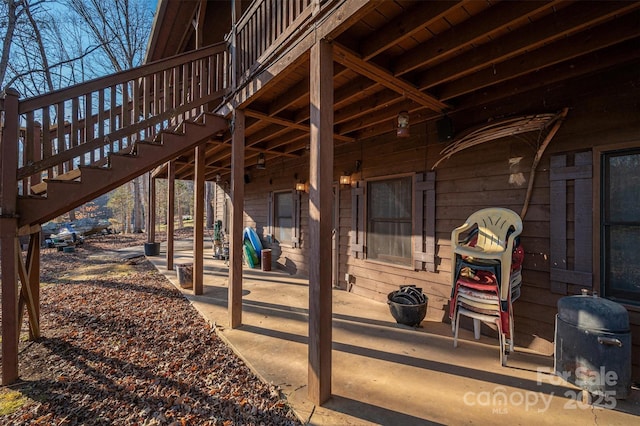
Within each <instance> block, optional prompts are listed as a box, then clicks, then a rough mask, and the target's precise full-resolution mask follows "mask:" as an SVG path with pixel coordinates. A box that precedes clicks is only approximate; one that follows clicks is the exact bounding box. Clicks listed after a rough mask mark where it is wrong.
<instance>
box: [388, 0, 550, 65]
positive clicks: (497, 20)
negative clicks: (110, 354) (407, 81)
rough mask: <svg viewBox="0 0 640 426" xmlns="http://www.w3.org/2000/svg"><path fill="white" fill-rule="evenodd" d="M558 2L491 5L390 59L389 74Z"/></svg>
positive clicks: (433, 59)
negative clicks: (459, 27)
mask: <svg viewBox="0 0 640 426" xmlns="http://www.w3.org/2000/svg"><path fill="white" fill-rule="evenodd" d="M557 3H560V0H556V1H553V2H549V1H528V2H503V3H498V4H497V5H495V6H494V7H492V8H489V9H488V10H486V11H484V12H482V13H480V14H478V15H476V16H473V17H471V18H469V19H468V20H467V21H466V22H465V28H466V30H465V31H462V32H461V31H458V30H457V28H451V29H449V30H448V31H445V32H443V33H441V34H438V35H437V36H436V37H434V38H432V39H430V40H427V41H425V42H423V43H421V44H419V45H418V46H416V47H414V48H413V49H411V50H409V51H407V52H405V53H404V54H403V55H402V56H400V57H398V58H396V59H395V60H394V67H393V74H394V75H395V76H396V77H399V76H401V75H404V74H406V73H408V72H410V71H413V70H415V69H416V68H420V67H424V66H426V65H429V64H431V63H434V62H436V61H438V60H439V59H440V58H443V57H446V56H447V55H450V54H451V53H453V52H455V51H459V50H460V49H463V48H466V47H469V46H471V45H472V44H474V43H477V42H478V41H479V40H482V39H486V38H487V37H490V36H491V35H492V34H495V33H497V32H499V31H502V30H504V29H505V28H508V27H509V26H511V25H513V24H515V23H519V22H525V21H527V20H528V19H529V18H530V17H531V16H533V15H535V14H536V13H539V12H540V11H541V10H544V9H546V8H549V7H551V6H554V5H556V4H557Z"/></svg>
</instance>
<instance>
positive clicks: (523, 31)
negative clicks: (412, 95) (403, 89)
mask: <svg viewBox="0 0 640 426" xmlns="http://www.w3.org/2000/svg"><path fill="white" fill-rule="evenodd" d="M639 6H640V3H638V2H624V1H623V2H587V3H580V4H576V5H573V6H568V7H566V8H564V9H561V10H559V11H558V12H555V13H553V14H551V15H549V16H546V17H544V18H541V19H539V20H538V21H536V23H535V31H532V29H531V25H526V26H524V27H521V28H519V29H517V30H514V31H512V32H511V33H510V34H509V36H508V37H500V38H498V39H497V40H495V41H493V42H491V43H486V44H483V45H481V46H478V47H476V48H475V49H473V50H470V51H469V53H465V54H462V55H459V56H456V57H455V58H453V59H451V60H449V61H445V62H442V63H440V64H438V65H437V66H434V67H432V68H430V69H429V72H428V73H426V74H425V75H424V77H423V78H422V80H421V81H420V82H419V83H418V87H419V88H420V89H421V90H426V89H430V88H431V87H434V86H436V85H441V84H443V83H446V82H448V81H453V80H458V79H460V78H461V77H464V76H467V75H469V74H472V73H475V72H477V71H479V70H481V69H488V70H489V71H490V73H491V74H492V75H493V77H494V80H495V79H498V78H503V76H506V75H508V70H506V69H505V68H503V66H504V65H503V63H504V61H507V60H509V59H511V58H516V57H518V58H516V61H518V60H522V61H523V62H524V63H526V64H532V61H531V60H530V55H532V54H533V55H537V54H539V52H540V48H543V47H544V46H547V47H544V49H545V50H546V51H547V52H550V53H552V54H553V56H554V57H557V56H561V57H563V58H565V59H566V58H571V57H574V56H575V54H573V53H572V52H575V51H578V50H581V49H583V48H584V47H583V44H585V43H586V45H588V46H591V45H597V44H601V43H600V42H599V40H597V39H593V37H598V36H599V35H598V34H602V35H604V36H605V37H606V38H608V39H609V38H611V37H612V36H613V34H606V32H605V31H598V34H593V35H592V36H589V37H588V36H587V35H586V34H584V33H578V31H579V30H584V29H585V28H588V27H591V26H595V25H598V24H600V23H602V22H606V21H608V20H610V19H611V17H613V16H615V15H616V14H617V13H623V12H626V11H628V10H631V9H635V8H638V7H639ZM629 19H630V20H631V23H629V22H628V21H629ZM637 19H638V18H637V16H636V15H635V14H634V15H630V17H622V18H621V19H617V20H615V21H613V22H612V23H611V24H609V27H611V28H612V29H613V30H614V33H616V32H618V31H616V28H617V26H618V25H627V26H628V25H631V27H633V26H635V28H638V25H637ZM625 21H626V22H627V23H626V24H625V23H623V22H625ZM572 34H575V35H574V36H573V37H569V38H570V39H571V43H569V42H568V41H567V40H569V38H567V37H568V36H570V35H572ZM553 42H559V43H560V44H558V43H556V44H552V43H553ZM525 53H526V57H522V56H521V55H523V54H525ZM585 53H586V52H585ZM493 64H497V67H496V69H493ZM523 66H524V65H523ZM529 66H530V67H531V66H533V65H529ZM529 69H530V70H531V69H535V68H529Z"/></svg>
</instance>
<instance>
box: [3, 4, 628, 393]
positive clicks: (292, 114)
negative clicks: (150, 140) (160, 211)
mask: <svg viewBox="0 0 640 426" xmlns="http://www.w3.org/2000/svg"><path fill="white" fill-rule="evenodd" d="M207 50H208V52H209V53H210V54H209V55H208V56H202V53H203V52H207ZM185 52H187V53H185ZM212 52H215V53H212ZM179 54H183V55H187V56H189V55H191V56H190V58H191V57H193V58H194V60H195V62H188V63H186V62H178V59H177V58H179V57H175V55H179ZM183 58H186V57H185V56H183ZM147 61H148V62H149V65H146V67H151V68H148V71H147V72H146V73H139V74H135V75H133V76H129V77H127V78H126V79H125V80H122V81H124V83H123V82H120V83H118V84H127V83H126V82H135V81H138V82H140V81H142V82H143V84H132V87H134V88H136V87H137V88H138V89H135V90H139V91H138V92H136V91H135V90H134V92H133V93H132V95H131V96H130V98H131V101H130V102H128V100H127V99H125V101H123V102H122V105H125V106H126V105H131V106H130V107H128V108H127V110H131V111H133V114H132V115H131V116H130V115H128V114H122V116H123V117H134V118H133V119H132V120H133V121H128V120H129V118H122V119H121V118H117V119H116V118H112V119H113V120H114V122H113V123H114V125H116V126H117V125H119V124H120V123H122V125H123V126H125V127H126V126H129V125H132V124H133V123H135V116H136V115H135V112H136V111H142V112H144V114H143V115H144V116H145V117H148V116H153V117H158V119H157V120H156V121H153V122H149V123H145V124H147V125H146V126H142V125H141V126H139V128H136V129H135V131H136V134H139V133H140V132H145V131H146V132H147V133H148V134H149V136H152V137H153V136H154V135H156V134H161V132H160V130H161V129H162V128H167V127H170V128H177V127H178V126H180V125H181V123H182V122H183V121H184V120H189V119H193V120H196V122H197V123H200V121H198V120H202V119H201V118H200V117H202V115H201V114H204V113H212V114H215V115H211V116H210V117H209V116H207V118H211V120H216V123H215V124H211V125H210V126H209V127H207V129H206V130H204V131H203V132H202V133H197V136H195V137H194V138H189V137H188V136H187V137H186V139H188V141H185V145H184V146H182V147H181V148H180V149H175V150H170V152H167V153H166V154H163V155H157V156H156V157H153V158H152V159H151V160H150V161H149V162H148V163H145V165H143V166H140V167H138V166H135V165H133V163H132V166H131V168H133V169H135V170H131V168H129V169H128V170H129V171H131V173H128V174H126V176H125V174H123V175H122V176H121V177H120V178H118V179H113V181H112V182H111V183H110V185H111V187H112V186H113V185H115V184H117V183H119V182H121V181H122V179H125V177H132V176H133V175H135V174H136V173H137V174H139V173H138V172H140V173H141V172H143V171H146V170H149V169H151V168H153V167H155V169H154V176H155V177H157V178H165V177H168V178H169V179H173V178H178V179H193V180H194V181H195V182H196V188H197V190H196V200H198V199H199V200H203V199H204V196H203V192H198V191H199V190H198V188H202V185H203V182H204V181H205V180H207V181H211V182H214V185H215V190H214V193H215V197H214V211H215V215H216V219H217V220H222V221H223V229H224V230H225V232H226V233H227V234H228V237H229V240H230V242H231V257H232V260H231V267H230V277H229V279H230V286H229V287H230V306H229V311H230V319H229V322H230V325H231V326H232V327H237V326H239V325H240V324H241V298H240V294H241V288H242V263H241V262H242V260H241V257H242V255H241V245H242V229H243V228H244V227H246V226H251V227H253V228H255V229H256V230H257V232H258V235H259V236H260V238H261V240H262V242H263V244H264V245H265V246H266V247H269V248H271V249H272V256H273V257H272V261H273V265H274V266H276V267H278V268H281V269H283V270H286V271H288V272H290V273H295V274H302V275H304V276H308V277H309V286H310V311H309V317H310V319H309V320H310V342H309V347H310V355H309V362H310V369H309V371H310V375H309V382H310V398H311V399H312V400H313V401H314V402H318V403H321V402H323V401H325V400H326V399H327V398H328V396H329V395H330V392H331V391H330V377H331V373H330V369H331V362H330V358H331V356H330V351H331V330H330V329H331V323H330V319H331V315H328V313H330V312H331V289H332V288H333V287H335V288H339V289H341V290H343V291H350V292H353V293H356V294H359V295H361V296H362V297H367V298H371V299H375V300H380V301H386V298H387V294H388V293H389V292H391V291H393V290H396V289H397V288H398V286H400V285H404V284H415V285H417V286H418V287H421V288H423V289H424V291H425V293H426V294H427V295H428V297H429V305H428V318H429V319H432V320H439V321H445V322H446V321H448V304H449V299H450V292H451V270H452V262H451V249H450V236H451V231H452V230H453V229H454V228H455V227H457V226H459V225H460V224H462V223H463V222H464V221H465V219H466V218H467V217H468V216H469V215H470V214H471V213H473V212H474V211H476V210H478V209H480V208H484V207H507V208H510V209H512V210H514V211H516V212H517V213H519V214H521V216H523V223H524V230H523V233H522V235H521V242H522V245H523V247H524V250H525V260H524V264H523V272H522V274H523V285H522V292H521V296H520V297H519V298H518V300H517V301H516V302H515V303H514V313H515V332H516V334H515V344H516V346H517V347H524V348H529V349H532V350H537V351H541V352H543V353H551V352H552V350H553V340H554V321H555V315H556V313H557V308H556V304H557V301H558V299H559V298H561V297H563V296H566V295H571V294H579V293H580V291H581V290H582V289H587V290H588V291H589V292H597V293H599V294H600V295H602V296H604V297H607V298H611V299H613V300H615V301H618V302H620V303H622V304H623V305H624V306H625V307H626V308H627V310H628V312H629V318H630V323H631V332H632V336H633V356H632V360H633V373H632V376H633V378H634V380H636V381H637V380H639V379H640V284H639V283H640V261H639V260H638V259H637V257H636V256H634V255H633V253H634V251H635V248H634V244H633V243H634V242H637V241H638V237H640V234H639V232H640V228H639V225H640V194H639V193H638V189H637V188H640V172H639V171H638V170H640V168H638V163H639V162H640V105H639V104H638V99H640V96H639V95H640V3H639V2H600V1H598V2H571V1H542V2H530V1H523V2H495V3H493V2H491V3H490V2H482V1H451V2H441V1H438V2H430V1H393V2H391V1H361V0H283V1H280V0H255V1H253V2H248V1H238V0H235V1H228V2H213V1H212V2H207V1H199V2H180V1H168V0H161V1H160V2H159V5H158V10H157V14H156V20H155V23H154V29H153V34H152V36H151V39H150V42H149V48H148V52H147ZM167 61H169V66H166V64H167ZM162 64H164V65H162ZM186 75H190V76H191V77H190V78H189V79H186V78H184V79H183V78H182V76H186ZM110 84H111V83H110ZM111 87H115V86H111ZM212 88H215V89H216V90H211V89H212ZM113 90H115V89H113ZM125 92H126V91H125ZM76 93H80V92H78V91H77V90H76V91H75V92H73V93H71V92H68V95H64V96H71V97H67V98H65V97H63V98H56V99H55V101H54V102H50V103H48V104H47V105H54V106H55V105H60V103H61V102H64V100H65V99H74V98H73V96H77V95H76ZM167 93H169V94H170V95H166V94H167ZM194 94H195V95H194ZM108 98H109V99H116V98H117V97H114V96H112V97H108ZM198 99H200V102H197V105H194V104H193V102H194V100H198ZM75 102H76V101H73V100H71V101H70V104H71V105H72V106H71V107H72V108H73V105H76V103H75ZM114 102H115V100H114ZM136 102H140V106H137V105H136ZM26 103H27V104H28V101H26ZM7 105H8V101H7V98H5V100H4V107H5V108H4V109H5V110H7ZM124 108H125V107H123V106H118V105H114V108H106V109H103V108H99V109H98V110H97V111H96V112H95V113H94V114H89V113H87V114H86V116H88V117H93V116H95V118H92V119H91V120H94V122H99V120H101V119H103V120H107V118H108V117H115V116H118V117H120V115H118V114H114V113H113V111H114V110H116V109H118V110H119V111H122V110H123V109H124ZM145 108H146V109H145ZM46 109H47V110H48V109H49V107H47V108H46ZM94 109H95V108H94ZM94 109H91V107H89V109H88V110H87V111H92V112H93V111H94ZM29 111H30V109H29V108H28V105H27V106H23V104H20V108H19V112H20V114H26V115H24V118H23V121H25V122H26V123H27V124H29V123H30V124H33V122H34V121H37V120H36V119H34V118H33V117H34V116H33V114H31V115H30V113H29ZM98 116H100V117H98ZM102 116H104V118H102ZM399 116H402V117H408V120H409V127H408V132H409V135H408V136H405V135H404V134H402V133H403V132H406V129H403V130H401V131H400V132H399V129H398V117H399ZM220 117H225V118H226V119H227V120H229V125H228V127H227V126H225V125H224V123H221V122H219V121H217V120H218V119H219V118H220ZM196 118H197V119H196ZM514 119H517V120H515V121H514ZM509 123H511V126H507V124H509ZM8 124H9V123H8V121H7V120H6V118H5V127H4V129H3V138H4V135H5V134H6V133H7V131H10V132H16V131H17V129H12V128H10V127H9V126H8ZM205 124H206V122H205ZM82 126H83V123H81V122H80V121H77V122H73V123H70V124H69V125H68V127H70V128H71V129H74V128H78V127H82ZM182 126H183V127H190V128H189V129H188V130H189V131H194V132H195V131H196V130H193V129H191V127H197V125H196V124H193V125H188V126H187V125H184V124H182ZM526 126H530V127H527V131H523V129H522V128H523V127H526ZM46 127H49V128H48V129H47V128H46ZM87 127H88V126H87ZM98 127H100V128H102V127H101V126H98ZM7 128H9V130H7ZM26 128H27V133H26V135H25V136H22V139H21V140H25V141H27V142H26V145H25V146H29V141H31V140H33V139H34V138H36V139H37V138H39V139H40V140H42V141H44V142H43V143H45V144H46V143H47V142H49V141H50V140H54V139H56V140H63V139H64V137H65V136H64V134H63V130H61V129H62V128H65V126H57V127H55V128H54V127H53V125H52V126H45V128H43V129H42V132H41V133H39V134H38V135H39V136H37V137H36V136H33V135H35V133H34V134H32V135H31V136H29V133H28V128H29V125H27V126H26ZM474 129H475V130H477V131H478V134H480V135H481V137H478V138H476V139H473V143H468V144H466V145H464V146H463V148H465V149H462V150H460V151H459V152H457V151H456V152H455V153H453V154H452V155H450V156H448V157H447V155H446V154H447V153H448V152H449V151H447V150H448V149H449V150H451V149H452V147H453V146H455V145H454V144H455V143H456V141H459V140H460V138H461V136H463V135H465V134H469V132H470V131H471V130H474ZM183 130H184V129H183ZM107 133H109V131H107ZM111 133H113V132H111ZM125 133H126V134H127V135H131V134H132V132H129V133H127V132H126V131H123V134H125ZM399 133H400V134H401V135H399ZM69 134H70V135H71V136H68V137H67V138H73V137H74V136H72V135H74V133H73V131H71V133H69ZM184 135H188V132H187V131H186V130H185V132H184ZM90 136H91V137H87V139H96V140H97V139H100V140H104V139H105V137H106V136H108V135H107V134H100V135H96V136H99V138H95V137H94V135H90ZM145 136H146V135H145ZM165 137H168V136H165ZM176 137H177V136H176ZM5 140H6V139H3V146H2V148H3V158H6V155H5V153H6V152H7V151H4V149H6V146H5V145H6V143H5ZM129 140H130V139H127V140H126V141H125V142H123V145H124V147H122V146H121V147H120V149H121V150H122V149H126V148H127V147H128V146H129ZM110 143H111V141H110ZM74 145H77V146H80V145H82V143H76V142H72V143H71V146H72V147H73V146H74ZM100 146H101V147H102V145H100ZM97 147H98V145H97V142H96V143H95V145H94V146H93V150H94V151H96V150H97V149H98V148H97ZM145 149H146V148H145ZM76 150H79V148H78V149H76ZM27 151H28V152H29V153H30V154H29V155H36V156H37V155H41V154H39V153H38V152H36V153H35V154H34V153H33V152H32V151H29V150H27ZM27 151H25V152H27ZM36 151H37V150H36ZM45 151H46V149H45ZM116 151H118V149H116V148H114V147H113V146H111V148H110V149H106V148H104V149H100V152H116ZM25 155H26V154H25ZM91 155H92V157H91V160H87V162H86V163H83V164H85V167H84V168H83V169H82V173H85V172H86V171H87V170H89V169H91V168H92V167H94V166H96V165H98V166H100V165H102V164H101V163H99V162H100V161H103V162H107V160H106V159H105V158H106V157H104V155H103V154H96V156H95V158H94V157H93V154H91ZM51 157H55V155H52V156H51ZM259 158H260V160H261V161H264V166H262V165H261V166H260V167H259V166H258V159H259ZM169 160H170V161H169ZM39 161H40V163H41V164H42V166H43V168H40V169H36V168H33V167H30V166H29V164H31V163H29V161H26V160H24V161H23V162H22V163H19V167H18V171H17V172H16V170H15V167H14V168H13V169H11V167H8V168H7V166H6V164H5V163H3V164H2V167H3V168H2V171H3V176H4V177H3V179H5V180H3V184H10V183H11V182H12V179H13V182H14V183H15V182H16V179H15V178H14V177H13V175H14V174H15V175H16V176H17V177H18V178H17V179H18V181H21V182H22V184H21V185H20V186H19V187H18V188H19V189H18V192H19V193H18V194H14V193H12V192H10V191H6V189H5V190H3V196H4V194H5V193H6V194H7V195H6V197H8V198H6V197H5V198H3V199H2V201H3V203H4V204H3V214H4V213H5V211H9V210H11V209H12V208H13V209H14V210H11V212H12V213H13V211H16V212H17V213H18V215H20V214H21V213H22V214H25V210H24V209H27V208H28V209H30V211H33V209H36V207H35V203H36V201H38V202H39V201H41V200H34V199H33V198H34V197H40V195H39V194H33V193H32V194H29V193H28V190H26V188H29V187H30V186H31V187H32V186H33V185H35V184H37V183H39V181H38V177H36V178H34V177H33V176H34V175H35V173H36V172H40V171H42V172H44V171H45V170H52V169H55V168H56V167H58V170H57V173H56V171H55V170H53V171H51V172H50V173H51V175H49V177H50V178H51V181H55V179H54V178H55V177H56V176H58V175H64V174H65V173H70V172H71V171H72V170H73V169H74V168H75V167H76V166H74V165H70V166H68V167H67V166H61V165H60V164H62V163H56V162H55V161H53V160H49V159H48V158H45V156H42V155H41V159H40V160H39ZM65 161H67V162H68V161H70V158H67V159H65ZM127 161H129V160H127ZM36 162H37V161H36ZM161 164H162V165H161ZM65 167H66V168H65ZM25 168H26V169H25ZM7 169H9V174H8V175H6V173H7V172H6V171H7ZM20 169H23V170H22V172H20ZM90 173H93V171H91V172H90ZM5 175H6V176H5ZM38 176H39V175H38ZM341 176H346V177H348V182H346V183H340V177H341ZM28 179H31V181H28ZM73 179H77V176H76V177H75V178H73ZM80 179H81V180H82V179H83V178H80ZM51 181H50V182H51ZM297 184H300V185H301V187H300V188H301V189H300V190H299V189H296V187H297ZM49 185H51V183H49ZM3 188H4V187H3ZM103 189H104V190H107V189H106V188H103ZM100 190H102V189H98V188H96V189H94V190H92V191H87V193H86V195H85V193H82V194H78V195H77V196H76V200H77V201H83V200H84V199H86V198H87V197H88V196H90V195H91V196H92V195H94V194H95V193H97V192H99V191H100ZM25 191H26V192H25ZM200 191H201V190H200ZM16 196H17V197H16ZM11 199H17V200H18V202H17V207H12V205H11ZM622 200H625V202H624V203H623V204H622ZM65 202H66V203H67V204H64V205H65V206H66V205H68V203H69V201H68V200H66V201H65ZM14 204H15V202H14ZM21 206H22V208H23V210H22V211H21V210H20V209H21ZM61 208H62V206H58V207H55V208H53V209H51V212H50V213H51V214H53V213H54V212H58V211H59V210H60V209H61ZM7 209H8V210H7ZM202 211H203V207H202V205H200V207H196V223H197V222H198V220H199V218H200V219H202V216H201V215H202ZM374 213H375V214H374ZM199 214H200V216H199ZM29 217H30V218H32V219H29V220H27V221H24V220H22V219H16V218H12V219H10V220H12V221H13V222H11V223H10V224H7V223H8V221H9V218H7V219H3V220H4V222H3V223H5V226H6V227H9V228H11V229H13V227H14V226H16V220H17V227H18V228H19V229H20V230H21V232H22V233H29V231H31V230H34V229H35V228H34V227H37V225H38V224H39V223H42V221H43V218H45V217H48V216H47V215H46V214H31V213H30V216H29ZM3 218H4V216H3ZM170 222H172V221H170ZM202 222H203V220H200V224H201V223H202ZM200 226H201V225H200ZM376 227H378V228H376ZM380 227H382V228H384V229H385V230H386V231H385V232H388V233H389V234H388V235H391V236H390V237H388V238H387V239H386V240H385V239H381V238H378V234H377V233H376V232H373V229H381V228H380ZM3 229H5V228H3ZM11 232H12V231H3V234H2V236H3V238H4V239H3V244H5V240H7V241H8V237H5V235H10V234H11ZM198 232H200V235H202V230H201V229H200V230H198V227H196V235H198ZM389 241H392V242H393V243H394V244H395V245H394V246H393V247H391V246H390V245H389V244H387V243H388V242H389ZM10 244H11V243H9V242H6V246H5V245H3V246H2V249H3V254H4V253H6V251H5V247H6V250H10ZM170 244H172V243H170ZM383 246H384V247H383ZM170 247H171V246H170ZM34 250H35V249H34ZM195 251H196V253H198V252H199V253H200V256H201V255H202V248H201V247H200V248H198V247H196V248H195ZM171 255H172V253H171V249H169V256H171ZM3 262H4V260H3ZM194 262H195V265H194V267H195V269H196V277H197V275H198V274H200V275H201V274H202V269H201V268H202V267H201V263H200V266H199V265H198V261H197V260H196V259H194ZM169 265H171V263H169ZM2 266H3V271H5V264H4V263H3V265H2ZM9 267H10V266H9ZM198 268H200V271H199V272H198ZM26 278H27V279H28V277H27V276H26ZM21 279H22V276H21ZM197 280H198V278H196V283H195V286H194V288H195V290H194V291H195V292H196V294H197V293H198V291H199V290H198V289H199V288H200V291H201V285H202V284H201V281H200V284H198V281H197ZM200 280H201V278H200ZM10 286H11V284H5V279H4V276H3V309H5V305H4V298H5V294H8V293H5V287H7V288H9V287H10ZM27 287H28V286H27ZM34 299H35V296H34ZM36 300H37V299H36ZM7 309H8V308H7ZM34 309H35V308H34ZM3 318H5V315H4V314H3ZM34 321H35V319H34ZM3 327H4V323H3ZM488 331H489V330H488ZM489 332H490V331H489ZM4 333H5V329H4V328H3V351H4V350H5V340H4V336H5V334H4ZM6 350H7V351H10V350H13V349H11V348H8V349H6ZM4 360H5V357H4V352H3V361H4ZM3 367H4V366H3ZM7 368H8V367H7ZM3 377H5V378H6V377H7V376H3Z"/></svg>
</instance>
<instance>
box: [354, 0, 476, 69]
mask: <svg viewBox="0 0 640 426" xmlns="http://www.w3.org/2000/svg"><path fill="white" fill-rule="evenodd" d="M468 1H469V0H464V1H434V2H417V6H416V7H413V8H411V9H409V10H407V11H405V13H402V14H400V15H398V16H397V17H396V18H394V19H392V20H391V21H389V22H387V23H386V24H385V25H384V26H383V27H382V28H379V29H378V30H377V31H376V32H375V34H374V35H373V36H372V37H368V38H367V39H366V40H365V41H364V43H363V44H362V46H361V48H360V52H361V53H362V58H363V59H364V60H369V59H371V58H373V57H374V56H376V55H377V54H379V53H381V52H382V51H384V50H386V49H388V48H389V47H391V46H394V45H397V44H399V43H400V42H401V41H402V40H404V39H406V38H409V37H411V36H412V35H413V34H415V33H417V32H420V31H424V29H425V27H427V26H429V25H431V24H432V23H434V22H435V21H438V20H441V19H442V18H443V17H444V15H445V14H446V13H447V12H448V11H449V10H450V9H453V8H458V7H461V6H462V5H464V3H466V2H468Z"/></svg>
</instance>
